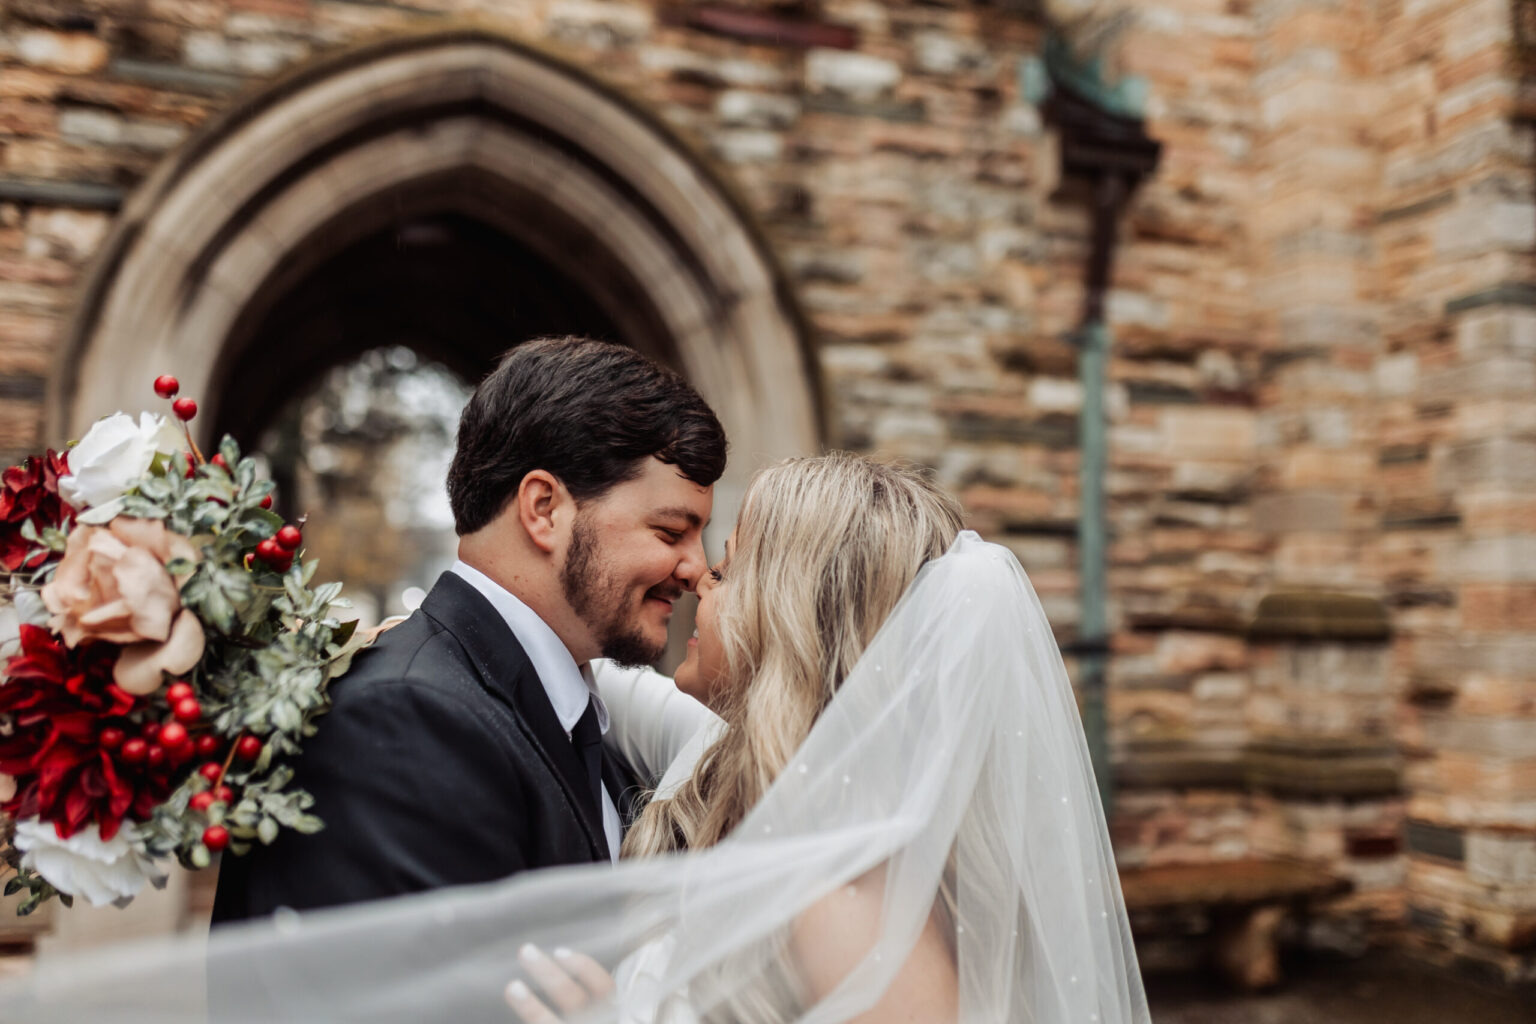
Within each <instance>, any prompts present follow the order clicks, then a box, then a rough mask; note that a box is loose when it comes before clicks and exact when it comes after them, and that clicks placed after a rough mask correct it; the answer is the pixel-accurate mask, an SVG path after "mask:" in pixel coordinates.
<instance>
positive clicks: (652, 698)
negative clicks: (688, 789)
mask: <svg viewBox="0 0 1536 1024" xmlns="http://www.w3.org/2000/svg"><path fill="white" fill-rule="evenodd" d="M592 676H593V679H594V681H595V682H596V683H597V690H598V694H599V695H600V696H601V697H602V699H603V703H605V704H606V705H608V733H607V735H605V736H604V737H603V742H604V743H605V744H607V745H608V746H609V748H610V749H612V750H613V751H614V752H616V753H617V754H618V755H619V756H621V757H623V758H624V760H626V761H627V762H629V765H630V767H631V768H633V769H634V770H635V772H637V773H638V774H639V775H640V777H641V781H642V782H644V783H645V784H647V785H649V786H652V787H654V790H655V792H654V794H653V796H652V799H658V800H665V799H667V798H668V797H670V796H671V795H672V794H673V793H675V792H676V791H677V788H678V787H679V786H681V785H682V784H683V783H684V782H686V781H687V780H688V777H689V776H690V775H692V774H693V770H694V768H695V767H697V765H698V763H699V759H700V758H702V757H703V756H704V753H705V751H707V750H708V749H709V747H710V744H712V743H714V741H715V740H716V739H717V738H718V737H719V735H720V732H721V730H722V729H723V728H724V727H725V723H724V722H722V721H721V719H720V717H719V716H718V715H716V714H715V713H714V712H712V711H710V710H709V709H708V708H706V707H705V706H704V705H703V704H701V703H699V702H698V701H697V700H694V699H693V698H692V697H690V696H688V695H687V694H686V693H683V692H682V691H681V690H679V689H678V688H677V686H676V685H675V684H674V683H673V682H672V680H671V679H670V678H668V677H667V676H664V675H662V674H661V673H660V672H657V671H655V670H654V669H649V668H621V667H619V666H618V665H615V664H614V663H613V662H611V661H607V660H603V659H598V660H595V661H593V662H592ZM675 948H676V940H675V939H674V937H673V936H670V935H667V936H663V937H662V938H659V939H657V940H655V941H654V942H649V943H647V944H645V945H644V946H642V947H641V948H640V949H638V950H636V951H635V953H634V954H633V955H631V956H630V957H628V958H627V959H626V960H625V961H624V962H623V963H622V964H620V965H619V967H618V969H617V970H616V971H615V972H614V982H615V985H616V986H617V991H618V1004H619V1010H620V1012H619V1019H620V1022H621V1024H697V1022H698V1016H697V1014H695V1013H694V1012H693V1010H692V1008H691V1007H690V1006H689V1005H688V1001H687V993H686V992H676V993H663V992H662V991H661V989H660V982H661V978H662V976H663V974H664V973H665V971H666V968H667V964H668V962H669V961H670V960H671V958H672V953H673V950H674V949H675Z"/></svg>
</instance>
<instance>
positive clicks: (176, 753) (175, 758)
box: [166, 743, 197, 765]
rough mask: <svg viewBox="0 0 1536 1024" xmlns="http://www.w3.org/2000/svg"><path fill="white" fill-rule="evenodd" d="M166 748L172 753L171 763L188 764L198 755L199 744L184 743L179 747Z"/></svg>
mask: <svg viewBox="0 0 1536 1024" xmlns="http://www.w3.org/2000/svg"><path fill="white" fill-rule="evenodd" d="M166 749H167V752H168V753H169V754H170V755H171V764H178V765H179V764H186V763H187V762H188V761H190V760H192V759H193V758H194V757H196V756H197V745H196V744H195V743H183V744H182V745H181V746H179V747H168V748H166Z"/></svg>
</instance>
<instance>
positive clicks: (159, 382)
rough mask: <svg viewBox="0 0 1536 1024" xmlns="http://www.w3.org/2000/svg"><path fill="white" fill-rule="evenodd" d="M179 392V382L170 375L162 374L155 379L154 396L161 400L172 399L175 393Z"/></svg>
mask: <svg viewBox="0 0 1536 1024" xmlns="http://www.w3.org/2000/svg"><path fill="white" fill-rule="evenodd" d="M180 390H181V381H179V380H177V379H176V378H175V377H172V376H171V375H170V374H168V373H166V374H162V375H160V376H159V377H156V378H155V394H157V395H159V396H160V397H161V398H174V397H175V395H176V392H178V391H180Z"/></svg>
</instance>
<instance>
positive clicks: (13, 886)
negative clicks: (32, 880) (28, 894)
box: [5, 878, 23, 896]
mask: <svg viewBox="0 0 1536 1024" xmlns="http://www.w3.org/2000/svg"><path fill="white" fill-rule="evenodd" d="M22 888H23V886H22V884H21V879H19V878H13V879H11V880H10V881H9V882H6V883H5V894H6V895H7V896H14V895H16V894H17V893H19V892H21V890H22Z"/></svg>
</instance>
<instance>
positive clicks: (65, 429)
mask: <svg viewBox="0 0 1536 1024" xmlns="http://www.w3.org/2000/svg"><path fill="white" fill-rule="evenodd" d="M444 218H447V219H450V220H451V219H455V218H456V219H458V220H459V221H463V220H472V221H474V222H477V223H479V224H481V225H484V226H486V227H487V228H488V229H490V230H492V231H494V232H497V233H499V234H500V235H501V236H503V237H504V238H505V239H506V240H507V241H508V243H509V245H510V246H512V247H514V248H516V249H517V250H518V251H519V252H520V253H522V254H523V257H520V258H527V259H535V260H539V261H543V263H544V264H546V265H547V266H548V267H549V268H550V269H551V272H552V273H553V274H554V275H556V276H558V277H560V278H562V279H564V280H566V281H568V282H569V283H570V284H571V286H572V288H573V294H578V293H579V294H580V295H582V296H584V297H585V298H586V299H587V300H589V301H590V302H591V303H592V304H593V305H594V307H595V309H594V310H593V313H592V316H591V317H589V318H588V319H589V320H590V321H592V322H597V323H604V324H609V325H611V326H612V329H613V330H614V332H616V333H617V334H618V338H617V339H616V340H621V341H625V342H627V343H629V344H631V345H634V346H635V347H636V348H639V349H641V350H642V351H646V352H647V353H649V354H651V355H653V356H654V357H656V358H659V359H661V360H662V361H665V362H669V363H671V364H672V365H674V366H675V367H676V368H677V369H679V370H681V371H682V372H683V373H685V374H686V375H687V376H688V377H689V378H690V379H691V380H692V381H693V382H694V383H695V385H696V386H697V387H698V388H699V389H700V391H701V392H702V393H703V394H704V395H705V397H706V398H707V399H708V400H709V401H710V402H711V404H712V405H713V406H714V407H715V409H716V410H717V411H718V412H719V414H720V417H721V419H722V421H723V422H724V424H725V426H726V429H727V431H728V432H729V434H730V436H731V439H732V442H733V449H734V451H735V452H736V453H737V456H736V458H735V459H733V462H732V467H731V470H730V471H729V473H728V476H727V479H726V480H725V481H724V482H723V483H724V486H723V487H722V489H721V490H722V495H721V497H722V499H723V500H722V502H721V511H722V512H725V511H727V510H729V509H730V508H731V507H732V506H734V503H735V502H734V498H735V496H736V494H737V493H739V491H738V489H739V487H740V485H741V484H742V482H743V481H744V480H745V477H746V475H747V474H749V473H750V472H751V470H752V469H753V468H754V467H755V466H756V465H758V464H761V462H763V461H764V460H766V459H770V458H774V457H779V456H784V455H790V454H799V453H806V452H810V451H814V450H816V449H817V448H818V447H819V444H820V440H821V437H822V433H823V431H822V409H821V401H820V393H819V385H818V382H817V373H816V366H815V362H814V359H813V357H812V353H811V350H810V346H809V342H808V331H807V328H806V325H805V320H804V319H803V317H802V316H801V315H800V313H799V312H798V310H797V308H796V304H795V302H794V299H793V297H792V295H791V294H790V290H789V287H788V285H787V284H786V281H785V278H784V276H783V275H782V273H781V272H780V271H779V269H778V267H777V266H776V263H775V260H774V258H773V255H772V253H771V252H770V251H769V248H768V246H767V244H766V243H765V241H764V239H763V238H762V237H761V235H760V234H759V233H758V232H757V231H756V229H755V227H754V226H753V224H752V221H751V217H750V216H749V215H748V214H747V213H746V212H745V210H744V208H743V206H742V205H741V204H740V203H739V202H738V201H736V199H735V198H734V197H733V196H732V194H731V192H730V190H729V188H728V187H727V186H726V185H724V184H723V183H722V181H721V180H720V179H719V178H718V177H716V176H715V175H714V174H713V173H712V172H711V171H710V170H709V168H708V167H707V166H706V165H705V163H704V162H703V161H702V160H701V159H700V158H699V157H698V156H697V155H696V154H694V153H693V152H692V150H691V149H690V148H689V147H688V146H687V145H686V144H685V143H683V142H682V141H680V140H679V139H678V138H677V137H676V136H675V135H674V134H673V133H672V132H671V131H670V130H668V129H667V128H666V127H665V126H664V125H662V124H661V123H660V122H659V121H658V120H657V119H656V118H655V117H653V116H651V115H650V114H649V113H648V112H647V111H645V110H644V109H642V108H640V107H638V106H637V105H636V104H634V103H633V102H631V101H630V100H628V99H626V98H625V97H623V96H621V95H619V94H617V93H615V92H614V91H612V90H610V89H608V88H606V87H604V86H602V85H601V84H599V83H597V82H596V81H594V80H593V79H592V78H591V77H590V76H588V75H587V74H585V73H584V72H582V71H580V70H579V69H575V68H573V67H571V66H569V65H567V64H565V63H563V62H561V61H559V60H557V59H555V58H553V57H551V56H550V55H548V54H546V53H544V52H541V51H539V50H536V49H533V48H530V47H528V46H525V45H521V44H519V43H516V42H513V41H511V40H508V39H505V38H501V37H499V36H496V35H493V34H490V33H487V32H484V31H481V30H456V31H449V32H437V33H431V34H424V35H416V36H404V37H399V38H393V39H390V40H386V41H383V42H379V43H374V44H371V45H368V46H364V47H360V48H357V49H353V50H348V51H344V52H341V53H339V54H336V55H332V56H329V57H326V58H324V59H321V60H318V61H316V62H314V63H311V64H309V65H306V66H304V67H302V68H300V69H298V70H297V71H296V72H295V73H293V74H290V75H289V76H287V77H285V78H284V79H281V80H279V81H278V82H277V83H275V84H274V85H273V86H272V87H270V88H269V89H268V90H266V91H265V92H264V93H262V94H259V95H257V96H255V97H253V98H251V99H250V100H248V101H246V102H245V103H243V104H241V105H239V106H237V107H236V108H234V109H232V110H230V111H228V112H227V113H226V114H225V115H224V116H222V117H221V118H220V119H219V120H218V121H217V122H216V123H214V124H212V125H210V126H209V127H208V128H207V129H206V130H205V131H204V132H203V133H202V134H201V135H200V136H199V137H198V138H197V139H196V140H195V141H194V142H192V143H191V144H189V145H188V146H187V147H186V148H185V149H184V150H183V151H182V152H181V153H179V154H178V156H177V157H175V158H174V159H172V160H170V161H168V162H167V163H166V164H165V165H164V166H162V167H161V168H159V169H158V171H157V172H156V173H155V174H154V175H153V176H152V177H151V178H150V179H149V180H148V181H147V182H146V183H145V185H144V186H143V187H142V188H141V189H140V190H139V192H137V193H136V194H135V195H134V196H133V198H132V199H131V201H130V202H129V204H128V205H127V207H126V208H125V210H124V212H123V214H122V216H121V217H120V219H119V221H118V223H117V225H116V226H115V229H114V234H113V235H112V237H111V238H110V239H109V243H108V245H107V246H106V251H105V253H104V255H103V256H102V258H101V260H100V262H99V263H98V265H97V269H96V272H95V275H94V278H93V279H92V281H91V282H90V284H89V287H88V289H87V291H86V293H85V295H84V297H83V301H82V302H81V304H80V307H79V309H78V312H77V315H76V318H75V320H74V322H73V324H72V326H71V329H70V331H69V333H68V335H67V337H66V339H65V344H64V345H63V346H62V348H61V351H60V353H59V355H58V361H57V364H56V367H55V372H54V374H53V375H52V378H51V380H50V393H49V401H48V420H49V422H48V429H49V432H50V434H60V435H69V436H78V435H79V433H80V432H81V431H82V430H83V429H84V428H85V427H86V426H87V425H88V424H89V423H90V422H91V421H92V420H94V419H95V418H96V417H98V416H100V415H103V414H105V413H108V412H112V411H114V410H115V409H118V408H122V409H129V410H131V409H136V408H142V407H144V406H145V405H146V399H147V398H148V397H149V396H148V395H147V394H146V393H145V382H146V381H147V380H148V379H149V378H150V377H151V376H152V375H153V374H154V373H158V372H165V371H170V372H175V373H177V374H178V375H179V376H180V377H181V379H182V380H183V382H184V389H185V391H186V392H187V393H190V394H194V395H196V396H197V397H199V399H200V400H201V401H202V402H203V403H204V408H205V409H206V410H207V413H208V415H204V416H202V417H200V418H199V426H200V427H201V428H202V429H203V430H204V431H205V432H207V433H211V432H212V431H213V429H214V428H215V427H219V428H227V427H229V426H231V425H232V424H234V423H238V422H240V421H242V420H244V419H246V418H248V417H249V416H256V415H259V411H260V410H261V409H264V408H269V407H270V406H271V404H272V402H273V401H274V400H275V396H276V395H277V394H279V393H280V391H281V389H282V387H283V386H284V383H285V380H288V381H291V379H292V378H293V376H294V375H295V374H296V373H303V372H308V371H312V370H318V369H322V368H324V366H325V365H327V364H334V363H336V362H340V361H342V360H344V359H346V358H349V357H350V356H352V355H355V354H356V352H357V351H360V350H362V349H363V348H367V347H372V346H373V345H375V344H378V343H379V341H378V340H377V339H372V338H357V337H350V336H348V335H347V333H346V332H345V331H340V332H336V333H335V334H334V336H332V337H331V338H330V339H329V340H325V339H322V340H320V341H316V340H314V339H309V340H306V341H305V342H304V343H303V344H302V345H300V344H294V345H290V346H289V347H288V348H289V350H288V351H285V352H279V351H273V349H272V344H273V342H272V339H271V336H270V333H269V332H267V331H264V329H263V325H266V324H269V322H270V318H271V317H272V316H273V315H275V314H274V310H279V311H280V310H281V308H282V304H283V302H284V300H285V297H288V296H291V294H292V293H293V292H294V290H295V289H296V288H297V287H298V286H299V285H300V284H301V283H302V282H303V281H304V279H305V278H306V276H307V275H310V274H311V273H313V272H314V271H315V270H316V268H319V267H322V266H323V265H326V264H327V262H328V261H334V260H335V259H336V258H338V257H339V256H340V255H342V254H344V253H345V252H347V251H348V250H349V249H350V248H355V247H357V246H359V245H365V244H366V243H367V242H368V240H369V239H370V238H375V237H376V236H377V235H378V234H379V232H380V231H382V230H387V229H388V227H389V225H398V224H400V223H402V222H406V221H412V222H439V223H440V222H441V221H442V220H443V219H444ZM517 340H520V339H519V338H515V337H514V338H507V339H505V342H504V344H500V346H499V347H501V348H504V347H506V346H507V345H510V344H512V343H515V342H516V341H517ZM481 344H482V348H483V347H484V342H482V343H481ZM442 348H443V349H444V350H443V351H438V352H434V353H431V354H432V355H433V356H434V357H435V358H439V359H441V360H442V361H445V362H448V363H450V364H452V365H458V366H460V367H463V368H464V369H465V371H466V372H471V371H472V370H473V369H474V368H476V367H480V368H484V367H485V366H486V365H488V360H489V359H490V358H492V357H494V355H495V352H494V351H458V350H456V347H455V345H454V343H453V342H452V340H451V339H449V340H447V341H445V342H444V343H443V345H442ZM279 356H281V357H283V358H278V357H279Z"/></svg>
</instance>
